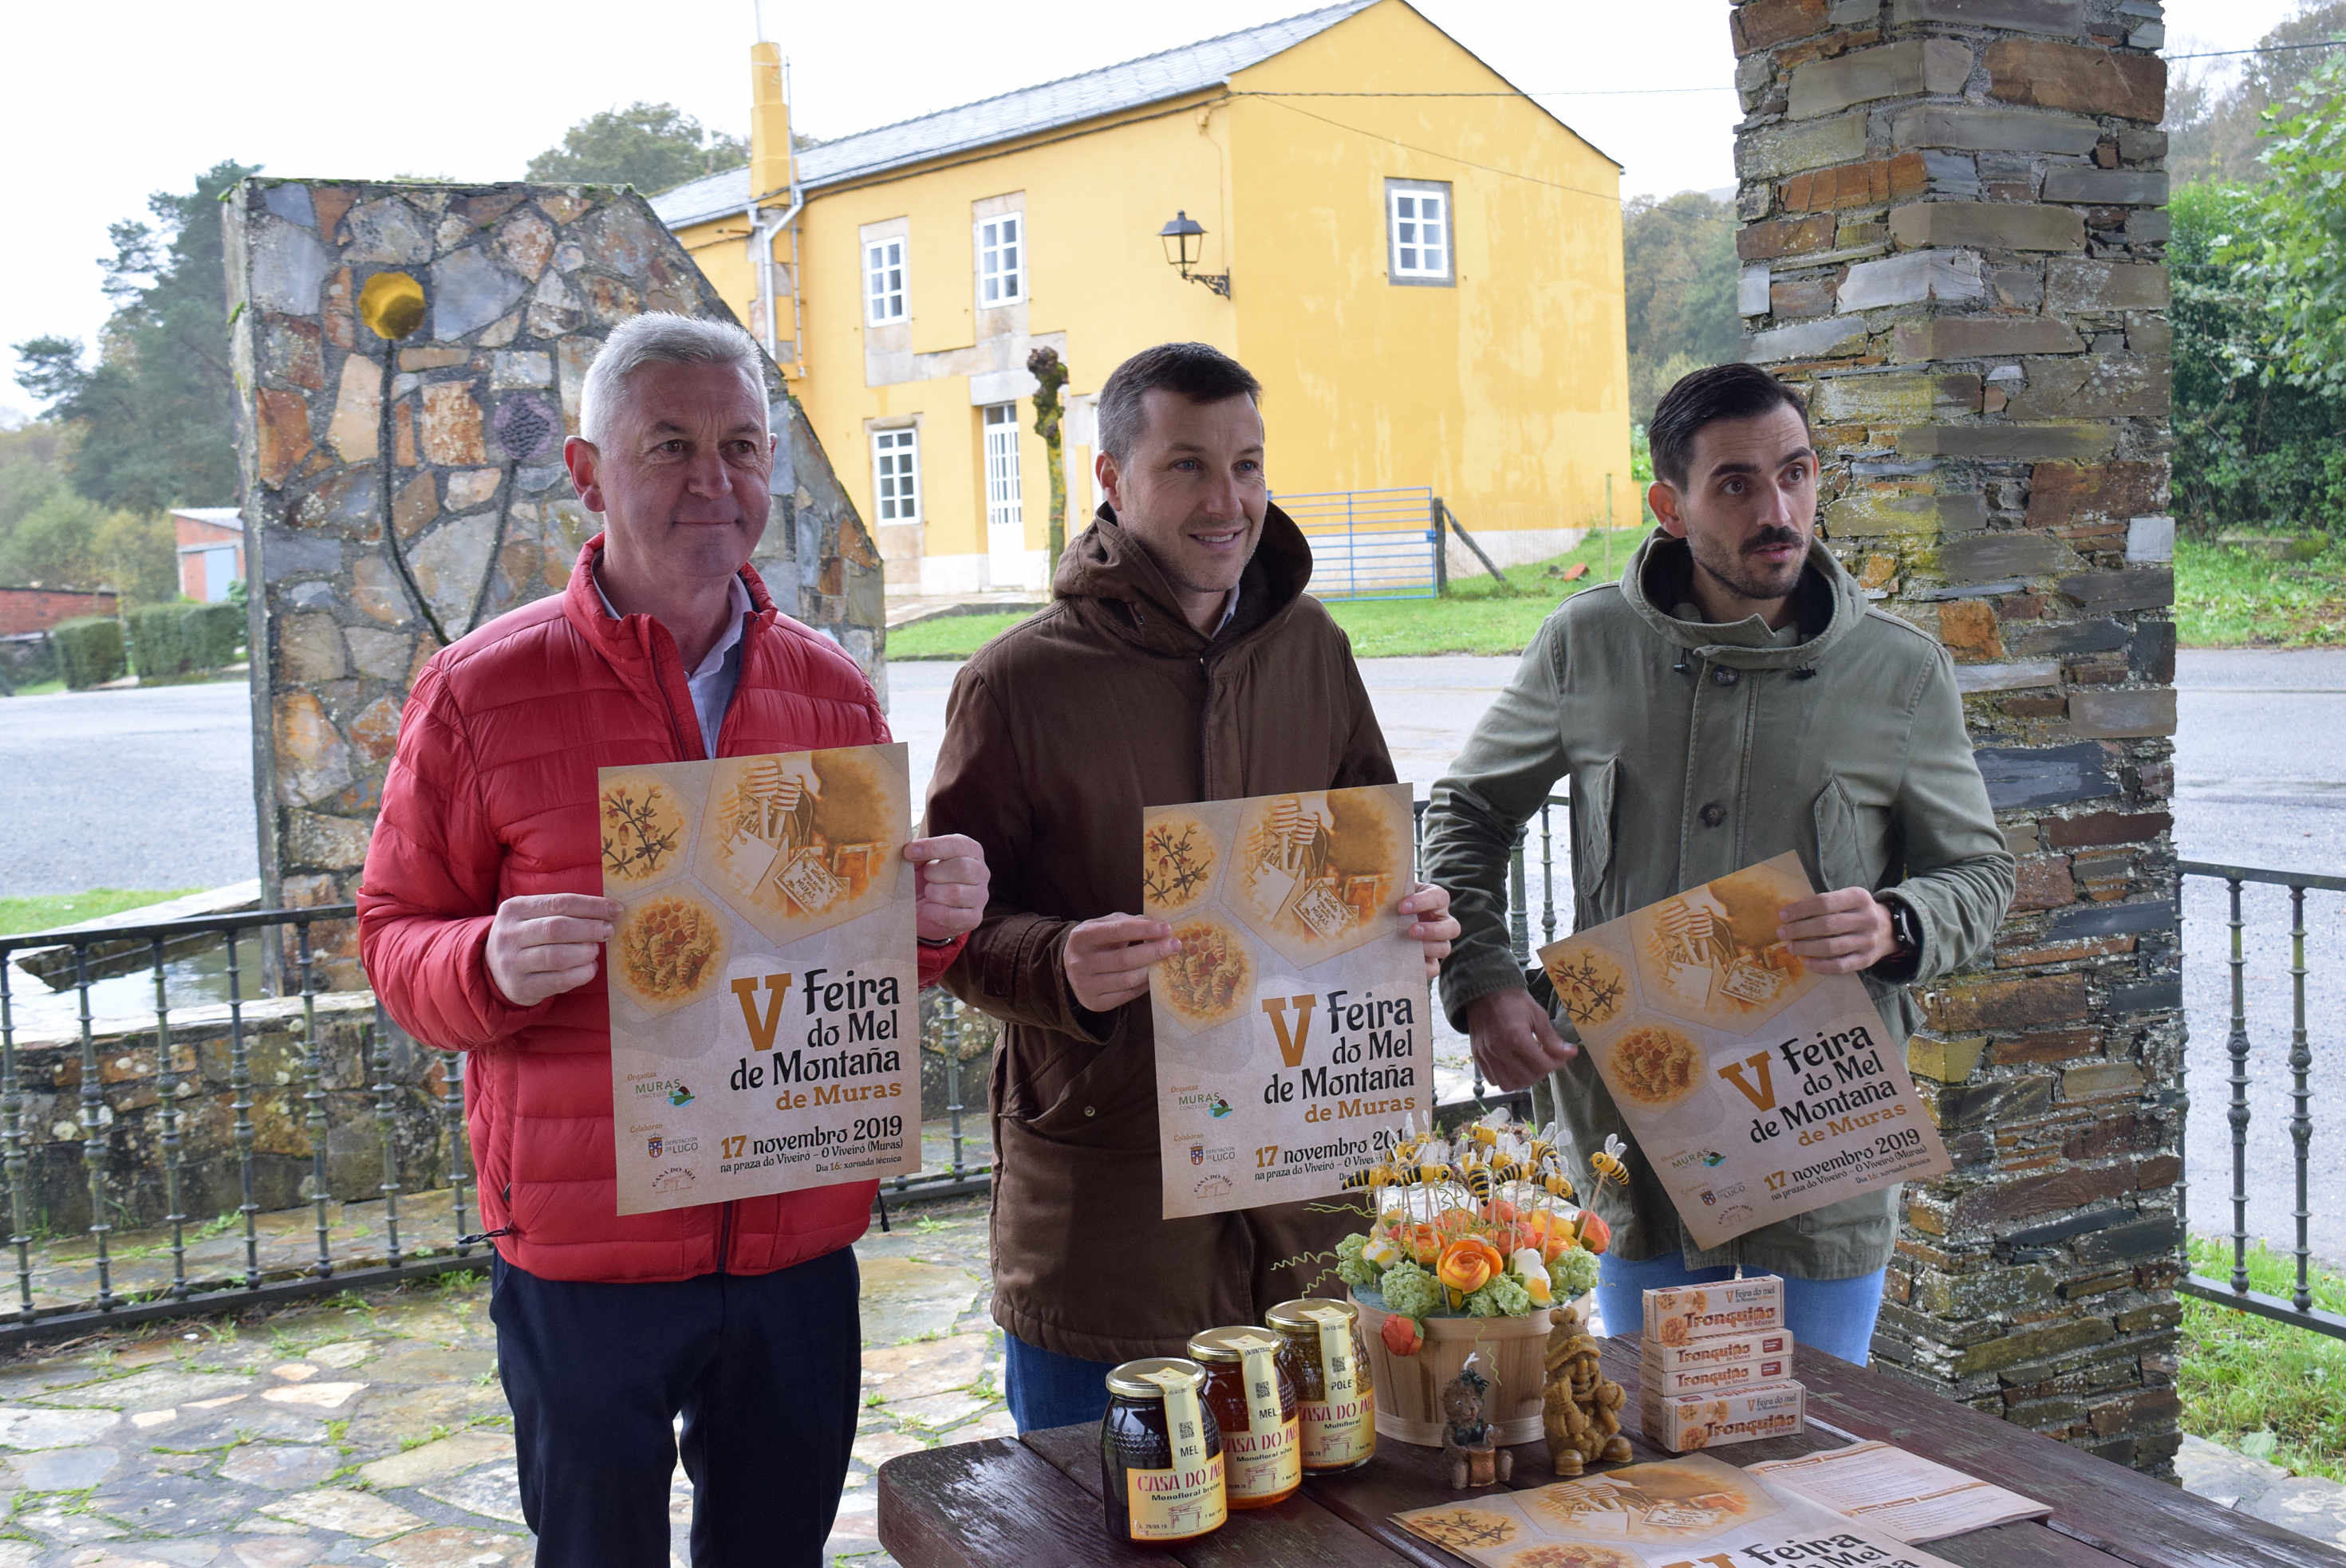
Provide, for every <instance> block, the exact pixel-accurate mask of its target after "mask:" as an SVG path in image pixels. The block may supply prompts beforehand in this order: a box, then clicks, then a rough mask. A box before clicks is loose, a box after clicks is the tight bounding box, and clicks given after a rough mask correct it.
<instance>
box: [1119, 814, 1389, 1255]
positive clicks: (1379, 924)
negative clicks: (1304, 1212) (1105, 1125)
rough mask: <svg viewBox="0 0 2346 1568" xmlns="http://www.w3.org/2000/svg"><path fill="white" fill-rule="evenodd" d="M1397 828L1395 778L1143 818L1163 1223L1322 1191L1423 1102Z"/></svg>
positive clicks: (1374, 1151)
mask: <svg viewBox="0 0 2346 1568" xmlns="http://www.w3.org/2000/svg"><path fill="white" fill-rule="evenodd" d="M1410 827H1411V823H1410V792H1409V786H1408V785H1406V784H1386V785H1374V786H1370V787H1366V788H1362V789H1329V790H1324V791H1321V792H1318V793H1313V794H1304V795H1266V796H1261V797H1258V798H1256V799H1247V800H1213V801H1208V802H1206V803H1204V804H1201V805H1194V806H1159V807H1153V808H1151V809H1148V811H1146V812H1144V813H1143V815H1142V820H1141V840H1142V844H1141V850H1142V862H1141V887H1142V905H1141V908H1142V911H1143V912H1144V913H1146V914H1148V915H1149V916H1151V917H1153V918H1155V919H1158V920H1161V921H1166V922H1168V924H1170V925H1171V926H1172V928H1173V934H1174V935H1175V936H1176V937H1177V938H1178V939H1179V940H1180V943H1181V951H1180V952H1178V953H1176V954H1175V955H1174V956H1173V957H1171V958H1168V959H1167V960H1165V961H1164V962H1160V963H1158V965H1157V966H1156V967H1155V968H1154V969H1153V970H1151V971H1150V972H1149V997H1150V1003H1151V1007H1152V1009H1153V1015H1154V1017H1155V1020H1156V1024H1157V1115H1158V1130H1159V1132H1160V1133H1161V1134H1162V1135H1163V1145H1164V1160H1165V1167H1164V1168H1165V1217H1166V1218H1168V1219H1175V1218H1178V1217H1182V1216H1185V1215H1193V1214H1216V1213H1220V1212H1222V1211H1224V1210H1228V1209H1239V1208H1255V1207H1260V1206H1261V1205H1263V1204H1268V1203H1288V1202H1291V1201H1294V1200H1296V1199H1300V1198H1314V1197H1327V1196H1331V1195H1332V1194H1334V1193H1336V1192H1337V1191H1339V1190H1340V1189H1341V1186H1342V1185H1343V1178H1344V1176H1345V1175H1346V1173H1348V1172H1350V1171H1352V1170H1355V1169H1358V1168H1359V1167H1360V1166H1364V1165H1368V1164H1372V1163H1373V1162H1374V1159H1375V1158H1376V1157H1377V1156H1382V1154H1383V1152H1384V1151H1385V1150H1387V1149H1389V1148H1390V1147H1391V1146H1392V1142H1393V1139H1394V1136H1395V1129H1396V1128H1398V1127H1399V1126H1400V1125H1401V1121H1402V1118H1403V1115H1407V1114H1410V1113H1415V1114H1416V1115H1417V1116H1418V1118H1419V1120H1420V1121H1423V1120H1424V1119H1425V1118H1426V1117H1427V1116H1428V1115H1430V1114H1431V1111H1432V1108H1433V1095H1432V1093H1431V1087H1432V1080H1431V1074H1432V1068H1433V1063H1432V1057H1431V1053H1430V1051H1429V1050H1428V1046H1427V1023H1426V988H1425V965H1424V957H1423V952H1421V950H1420V949H1419V948H1418V947H1417V946H1416V945H1415V944H1414V943H1412V942H1404V941H1403V940H1402V932H1403V931H1404V930H1406V929H1407V925H1408V922H1407V921H1405V920H1403V918H1402V916H1401V915H1400V913H1399V912H1398V906H1399V905H1400V902H1401V901H1402V899H1403V897H1405V896H1406V895H1407V894H1408V893H1409V891H1411V889H1413V887H1415V885H1416V883H1415V881H1414V880H1413V875H1412V871H1413V845H1412V834H1411V831H1410Z"/></svg>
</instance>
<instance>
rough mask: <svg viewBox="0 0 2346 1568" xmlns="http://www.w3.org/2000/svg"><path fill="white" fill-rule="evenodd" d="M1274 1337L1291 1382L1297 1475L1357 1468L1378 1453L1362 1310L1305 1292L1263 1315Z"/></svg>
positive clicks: (1374, 1409)
mask: <svg viewBox="0 0 2346 1568" xmlns="http://www.w3.org/2000/svg"><path fill="white" fill-rule="evenodd" d="M1263 1321H1265V1322H1266V1323H1268V1324H1270V1327H1271V1328H1272V1329H1274V1330H1275V1331H1276V1332H1277V1333H1278V1335H1279V1338H1280V1352H1279V1357H1280V1364H1281V1365H1283V1366H1284V1367H1286V1369H1287V1375H1288V1376H1289V1377H1290V1379H1292V1380H1294V1383H1295V1413H1296V1418H1297V1422H1298V1427H1299V1436H1300V1437H1301V1441H1302V1445H1303V1456H1302V1457H1303V1473H1304V1474H1305V1475H1307V1476H1311V1475H1335V1474H1340V1473H1341V1472H1342V1471H1348V1470H1358V1469H1359V1468H1360V1467H1361V1466H1362V1465H1364V1464H1366V1463H1368V1462H1369V1460H1370V1458H1371V1457H1372V1455H1374V1454H1375V1452H1376V1451H1377V1393H1376V1386H1375V1384H1374V1382H1373V1381H1372V1380H1371V1377H1370V1373H1369V1348H1368V1346H1367V1344H1366V1343H1365V1342H1364V1341H1362V1338H1361V1314H1360V1311H1359V1309H1358V1308H1355V1307H1354V1306H1353V1305H1352V1303H1351V1302H1350V1301H1336V1300H1331V1299H1328V1298H1323V1297H1319V1296H1306V1297H1303V1298H1301V1299H1300V1300H1295V1301H1282V1302H1280V1304H1279V1305H1278V1306H1276V1307H1274V1308H1271V1309H1270V1311H1269V1312H1267V1313H1265V1314H1264V1315H1263Z"/></svg>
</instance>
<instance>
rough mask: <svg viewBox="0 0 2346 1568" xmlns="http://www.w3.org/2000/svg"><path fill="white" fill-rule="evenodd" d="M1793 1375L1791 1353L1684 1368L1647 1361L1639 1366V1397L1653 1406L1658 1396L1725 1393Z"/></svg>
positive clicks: (1787, 1378)
mask: <svg viewBox="0 0 2346 1568" xmlns="http://www.w3.org/2000/svg"><path fill="white" fill-rule="evenodd" d="M1791 1375H1792V1358H1791V1357H1790V1356H1754V1357H1752V1358H1751V1359H1749V1360H1748V1361H1720V1362H1719V1363H1717V1364H1716V1365H1713V1366H1708V1367H1694V1368H1689V1369H1687V1370H1686V1371H1683V1372H1663V1371H1657V1370H1656V1369H1654V1368H1653V1367H1652V1365H1651V1364H1647V1365H1646V1366H1643V1367H1641V1368H1639V1369H1638V1372H1637V1379H1638V1381H1637V1397H1638V1400H1639V1402H1640V1403H1641V1404H1643V1405H1645V1406H1647V1407H1650V1406H1652V1405H1653V1404H1654V1403H1655V1401H1657V1400H1665V1399H1669V1398H1672V1397H1674V1396H1677V1395H1680V1394H1724V1393H1729V1392H1731V1391H1732V1390H1737V1389H1751V1388H1757V1387H1759V1386H1760V1384H1762V1383H1780V1382H1784V1381H1787V1380H1790V1377H1791Z"/></svg>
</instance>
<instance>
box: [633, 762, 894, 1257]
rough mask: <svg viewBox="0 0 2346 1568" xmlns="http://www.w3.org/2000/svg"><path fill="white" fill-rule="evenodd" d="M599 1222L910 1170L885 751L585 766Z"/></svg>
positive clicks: (889, 770) (890, 775) (890, 780)
mask: <svg viewBox="0 0 2346 1568" xmlns="http://www.w3.org/2000/svg"><path fill="white" fill-rule="evenodd" d="M597 790H598V792H599V796H600V811H601V817H602V837H603V892H604V896H606V897H607V898H611V899H616V900H617V901H619V903H620V904H621V905H622V906H624V907H623V910H622V912H621V913H620V916H619V921H618V927H617V931H616V932H614V934H613V936H612V938H611V941H610V942H609V944H608V948H607V953H606V967H607V972H608V983H609V987H610V998H611V1094H612V1107H613V1112H614V1115H613V1117H612V1121H613V1125H614V1129H615V1132H616V1135H617V1140H618V1178H619V1212H620V1213H621V1214H648V1213H651V1212H653V1211H655V1210H658V1209H665V1208H683V1207H688V1206H690V1205H693V1204H701V1203H718V1202H722V1201H724V1200H726V1199H729V1198H740V1197H756V1196H760V1195H762V1194H766V1193H775V1192H789V1191H792V1190H795V1189H797V1188H800V1187H811V1186H831V1185H832V1184H834V1183H837V1182H845V1181H862V1180H864V1179H866V1178H868V1177H872V1176H894V1175H897V1174H898V1173H900V1172H911V1171H914V1170H917V1169H919V1168H920V1163H921V1075H920V1073H921V1070H920V1051H919V1045H920V1038H919V1037H920V999H919V975H918V949H917V946H916V943H915V941H914V919H915V911H914V906H913V868H912V865H911V863H910V862H908V861H907V860H905V859H904V858H903V850H904V842H905V835H906V832H907V830H908V826H909V824H910V822H911V820H912V812H911V786H910V781H909V777H908V773H907V763H906V754H905V748H904V747H903V745H902V744H897V745H892V746H854V747H844V748H839V749H837V750H831V751H791V752H780V753H775V754H771V755H768V756H762V757H726V758H719V759H714V760H711V761H704V762H668V763H660V764H657V765H647V766H643V767H637V768H606V769H602V770H601V772H600V773H599V774H598V775H597Z"/></svg>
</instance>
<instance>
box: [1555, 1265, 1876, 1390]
mask: <svg viewBox="0 0 2346 1568" xmlns="http://www.w3.org/2000/svg"><path fill="white" fill-rule="evenodd" d="M1884 1272H1885V1271H1884V1270H1882V1269H1880V1268H1877V1269H1875V1270H1874V1271H1873V1272H1872V1273H1871V1274H1861V1275H1859V1276H1857V1278H1854V1279H1794V1278H1790V1276H1787V1277H1786V1278H1785V1280H1784V1326H1785V1327H1786V1328H1788V1329H1790V1330H1791V1331H1792V1345H1793V1349H1794V1351H1795V1355H1796V1358H1797V1353H1798V1352H1799V1351H1801V1350H1822V1351H1824V1352H1825V1353H1826V1354H1827V1355H1829V1356H1839V1357H1840V1358H1841V1359H1842V1360H1844V1361H1854V1362H1856V1363H1857V1364H1858V1365H1859V1366H1861V1367H1862V1366H1863V1365H1865V1362H1866V1358H1867V1357H1868V1356H1869V1355H1871V1354H1872V1349H1873V1320H1874V1319H1875V1318H1876V1317H1878V1316H1880V1315H1881V1312H1882V1274H1883V1273H1884ZM1734 1274H1735V1270H1734V1269H1732V1268H1688V1267H1687V1266H1686V1259H1685V1258H1684V1257H1682V1256H1680V1255H1679V1254H1678V1253H1675V1252H1667V1253H1664V1254H1663V1255H1662V1256H1661V1257H1649V1258H1647V1259H1646V1260H1645V1261H1644V1262H1643V1263H1624V1262H1623V1261H1622V1260H1621V1259H1619V1258H1617V1257H1614V1256H1613V1255H1612V1254H1611V1253H1609V1252H1607V1253H1605V1254H1603V1255H1601V1256H1600V1257H1598V1258H1597V1259H1596V1307H1597V1310H1598V1312H1599V1313H1601V1314H1602V1315H1603V1317H1604V1319H1605V1331H1606V1332H1607V1334H1634V1333H1636V1332H1637V1329H1638V1326H1639V1325H1640V1324H1642V1323H1643V1322H1644V1321H1645V1319H1646V1308H1645V1299H1644V1293H1645V1292H1646V1291H1648V1290H1656V1289H1659V1288H1661V1287H1663V1286H1665V1285H1708V1284H1710V1283H1713V1282H1714V1281H1717V1280H1720V1279H1728V1278H1733V1277H1734ZM1799 1365H1800V1363H1799V1361H1798V1359H1795V1360H1794V1362H1793V1366H1794V1367H1795V1369H1797V1368H1798V1367H1799Z"/></svg>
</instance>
